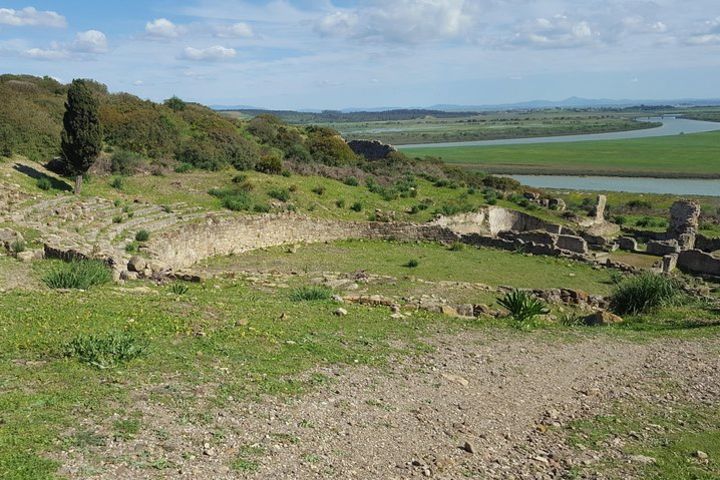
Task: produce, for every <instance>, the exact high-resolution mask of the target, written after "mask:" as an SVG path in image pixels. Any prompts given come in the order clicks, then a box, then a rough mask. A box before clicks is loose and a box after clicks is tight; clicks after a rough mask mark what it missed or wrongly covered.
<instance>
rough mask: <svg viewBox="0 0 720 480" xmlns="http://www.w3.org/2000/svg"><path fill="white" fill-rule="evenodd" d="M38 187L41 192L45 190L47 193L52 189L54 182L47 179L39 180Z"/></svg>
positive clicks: (41, 178)
mask: <svg viewBox="0 0 720 480" xmlns="http://www.w3.org/2000/svg"><path fill="white" fill-rule="evenodd" d="M36 185H37V187H38V188H39V189H40V190H45V191H47V190H50V189H51V188H52V182H51V181H50V179H49V178H47V177H40V178H38V179H37V183H36Z"/></svg>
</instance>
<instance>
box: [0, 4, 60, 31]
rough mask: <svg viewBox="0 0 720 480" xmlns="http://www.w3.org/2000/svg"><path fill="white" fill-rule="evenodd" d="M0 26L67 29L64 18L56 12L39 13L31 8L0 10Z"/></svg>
mask: <svg viewBox="0 0 720 480" xmlns="http://www.w3.org/2000/svg"><path fill="white" fill-rule="evenodd" d="M0 24H3V25H11V26H13V27H54V28H65V27H67V20H65V17H63V16H62V15H60V14H59V13H57V12H52V11H39V10H36V9H35V8H33V7H27V8H23V9H22V10H13V9H12V8H0Z"/></svg>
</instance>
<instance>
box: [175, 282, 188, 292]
mask: <svg viewBox="0 0 720 480" xmlns="http://www.w3.org/2000/svg"><path fill="white" fill-rule="evenodd" d="M188 290H190V288H189V287H188V286H187V285H185V284H184V283H180V282H175V283H171V284H170V292H172V293H174V294H175V295H185V294H186V293H187V292H188Z"/></svg>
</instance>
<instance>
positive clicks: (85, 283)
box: [43, 260, 112, 290]
mask: <svg viewBox="0 0 720 480" xmlns="http://www.w3.org/2000/svg"><path fill="white" fill-rule="evenodd" d="M111 280H112V275H111V274H110V269H109V268H108V267H107V266H106V265H105V264H104V263H102V262H100V261H97V260H75V261H72V262H67V263H61V264H59V265H58V266H56V267H55V268H53V269H52V270H51V271H50V272H49V273H48V274H47V275H45V276H44V277H43V282H45V285H47V286H48V287H49V288H76V289H81V290H87V289H88V288H90V287H93V286H95V285H102V284H104V283H109V282H110V281H111Z"/></svg>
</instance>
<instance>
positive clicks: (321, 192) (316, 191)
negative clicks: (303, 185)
mask: <svg viewBox="0 0 720 480" xmlns="http://www.w3.org/2000/svg"><path fill="white" fill-rule="evenodd" d="M312 192H313V193H314V194H315V195H319V196H322V195H324V194H325V187H323V186H322V185H320V186H317V187H315V188H313V189H312Z"/></svg>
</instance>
